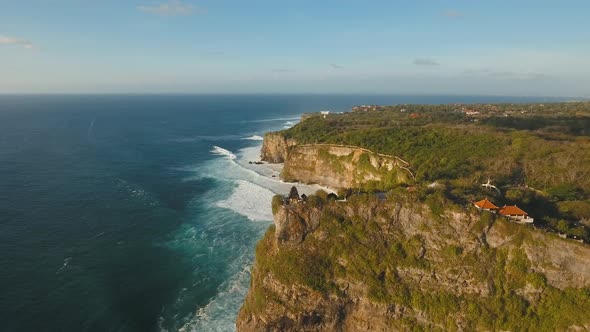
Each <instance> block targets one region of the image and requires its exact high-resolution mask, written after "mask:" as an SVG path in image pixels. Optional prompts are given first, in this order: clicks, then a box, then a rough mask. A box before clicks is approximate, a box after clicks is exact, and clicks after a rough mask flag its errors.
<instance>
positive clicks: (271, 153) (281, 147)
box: [261, 133, 297, 163]
mask: <svg viewBox="0 0 590 332" xmlns="http://www.w3.org/2000/svg"><path fill="white" fill-rule="evenodd" d="M296 144H297V142H296V141H295V140H292V139H289V138H285V137H284V136H283V135H281V134H280V133H266V134H265V135H264V141H263V142H262V150H261V159H262V160H264V161H267V162H269V163H283V162H285V160H286V159H287V156H288V155H289V150H290V149H291V147H293V146H295V145H296Z"/></svg>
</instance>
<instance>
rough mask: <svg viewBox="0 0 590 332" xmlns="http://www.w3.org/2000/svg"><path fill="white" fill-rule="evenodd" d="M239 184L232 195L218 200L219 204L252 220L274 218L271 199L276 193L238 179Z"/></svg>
mask: <svg viewBox="0 0 590 332" xmlns="http://www.w3.org/2000/svg"><path fill="white" fill-rule="evenodd" d="M236 182H237V183H238V186H237V187H236V188H235V189H234V191H233V193H232V194H231V196H230V197H228V198H227V199H225V200H222V201H219V202H217V204H216V205H217V206H218V207H221V208H226V209H230V210H232V211H234V212H236V213H238V214H241V215H243V216H245V217H247V218H248V219H250V220H252V221H270V220H272V219H273V216H272V208H271V206H270V205H271V204H270V203H271V201H272V197H273V196H274V193H273V192H272V191H270V190H268V189H266V188H263V187H261V186H258V185H255V184H254V183H251V182H248V181H244V180H237V181H236Z"/></svg>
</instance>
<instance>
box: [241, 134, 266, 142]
mask: <svg viewBox="0 0 590 332" xmlns="http://www.w3.org/2000/svg"><path fill="white" fill-rule="evenodd" d="M242 139H243V140H248V141H262V140H264V137H262V136H258V135H252V136H249V137H244V138H242Z"/></svg>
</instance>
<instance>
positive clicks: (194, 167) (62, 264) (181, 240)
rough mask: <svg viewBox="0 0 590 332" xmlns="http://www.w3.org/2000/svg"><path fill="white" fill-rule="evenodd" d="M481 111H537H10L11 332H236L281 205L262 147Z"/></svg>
mask: <svg viewBox="0 0 590 332" xmlns="http://www.w3.org/2000/svg"><path fill="white" fill-rule="evenodd" d="M476 101H477V102H497V101H507V102H515V101H528V100H527V99H519V98H491V97H445V96H432V97H427V96H422V97H412V96H405V97H404V96H317V95H307V96H305V95H285V96H280V95H272V96H264V95H258V96H254V95H207V96H183V95H178V96H174V95H166V96H164V95H162V96H141V95H137V96H134V95H104V96H101V95H94V96H57V95H52V96H47V95H46V96H0V253H2V255H0V324H1V326H0V329H1V330H5V331H177V330H183V331H193V330H194V331H231V330H234V329H235V328H234V321H235V317H236V314H237V311H238V309H239V307H240V305H241V303H242V300H243V297H244V295H245V293H246V291H247V287H248V283H249V267H250V266H251V264H252V261H253V252H254V247H255V244H256V242H257V241H258V240H259V239H260V237H261V236H262V234H263V233H264V231H265V230H266V229H267V228H268V226H269V225H270V223H271V221H270V219H271V214H270V197H271V196H272V194H273V193H272V191H277V189H276V188H277V187H273V186H272V185H267V184H269V183H271V180H269V179H268V178H264V177H262V176H260V175H258V174H256V173H255V172H253V171H252V170H249V169H247V168H245V167H244V165H243V163H244V161H247V160H242V164H240V163H239V162H237V161H236V160H238V159H239V158H240V155H245V152H246V151H249V153H250V154H249V156H251V155H252V151H253V149H254V153H255V150H256V149H258V146H259V145H260V143H261V142H260V140H259V137H257V136H262V135H263V133H264V132H266V131H269V130H277V129H282V128H283V127H285V126H290V125H292V124H293V123H294V122H296V121H297V119H298V117H299V115H300V114H301V113H303V112H313V111H320V110H332V111H345V110H349V109H350V108H351V107H352V106H355V105H358V104H394V103H451V102H476ZM544 101H546V100H544ZM234 155H237V156H234ZM234 157H235V158H234ZM271 184H272V183H271Z"/></svg>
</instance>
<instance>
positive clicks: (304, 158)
mask: <svg viewBox="0 0 590 332" xmlns="http://www.w3.org/2000/svg"><path fill="white" fill-rule="evenodd" d="M408 166H409V164H408V163H407V162H405V161H404V160H402V159H400V158H397V157H394V156H388V155H383V154H378V153H374V152H372V151H369V150H366V149H362V148H358V147H351V146H341V145H330V144H311V145H296V146H293V147H292V148H291V150H290V151H289V154H288V157H287V158H286V160H285V167H284V168H283V172H282V173H281V178H282V179H283V180H285V181H291V182H302V183H319V184H321V185H324V186H328V187H332V188H356V187H361V186H365V185H367V184H369V183H374V184H378V185H380V186H385V187H387V186H394V185H396V184H399V183H409V182H410V181H411V180H412V176H413V175H412V172H411V171H410V170H409V168H408Z"/></svg>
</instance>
